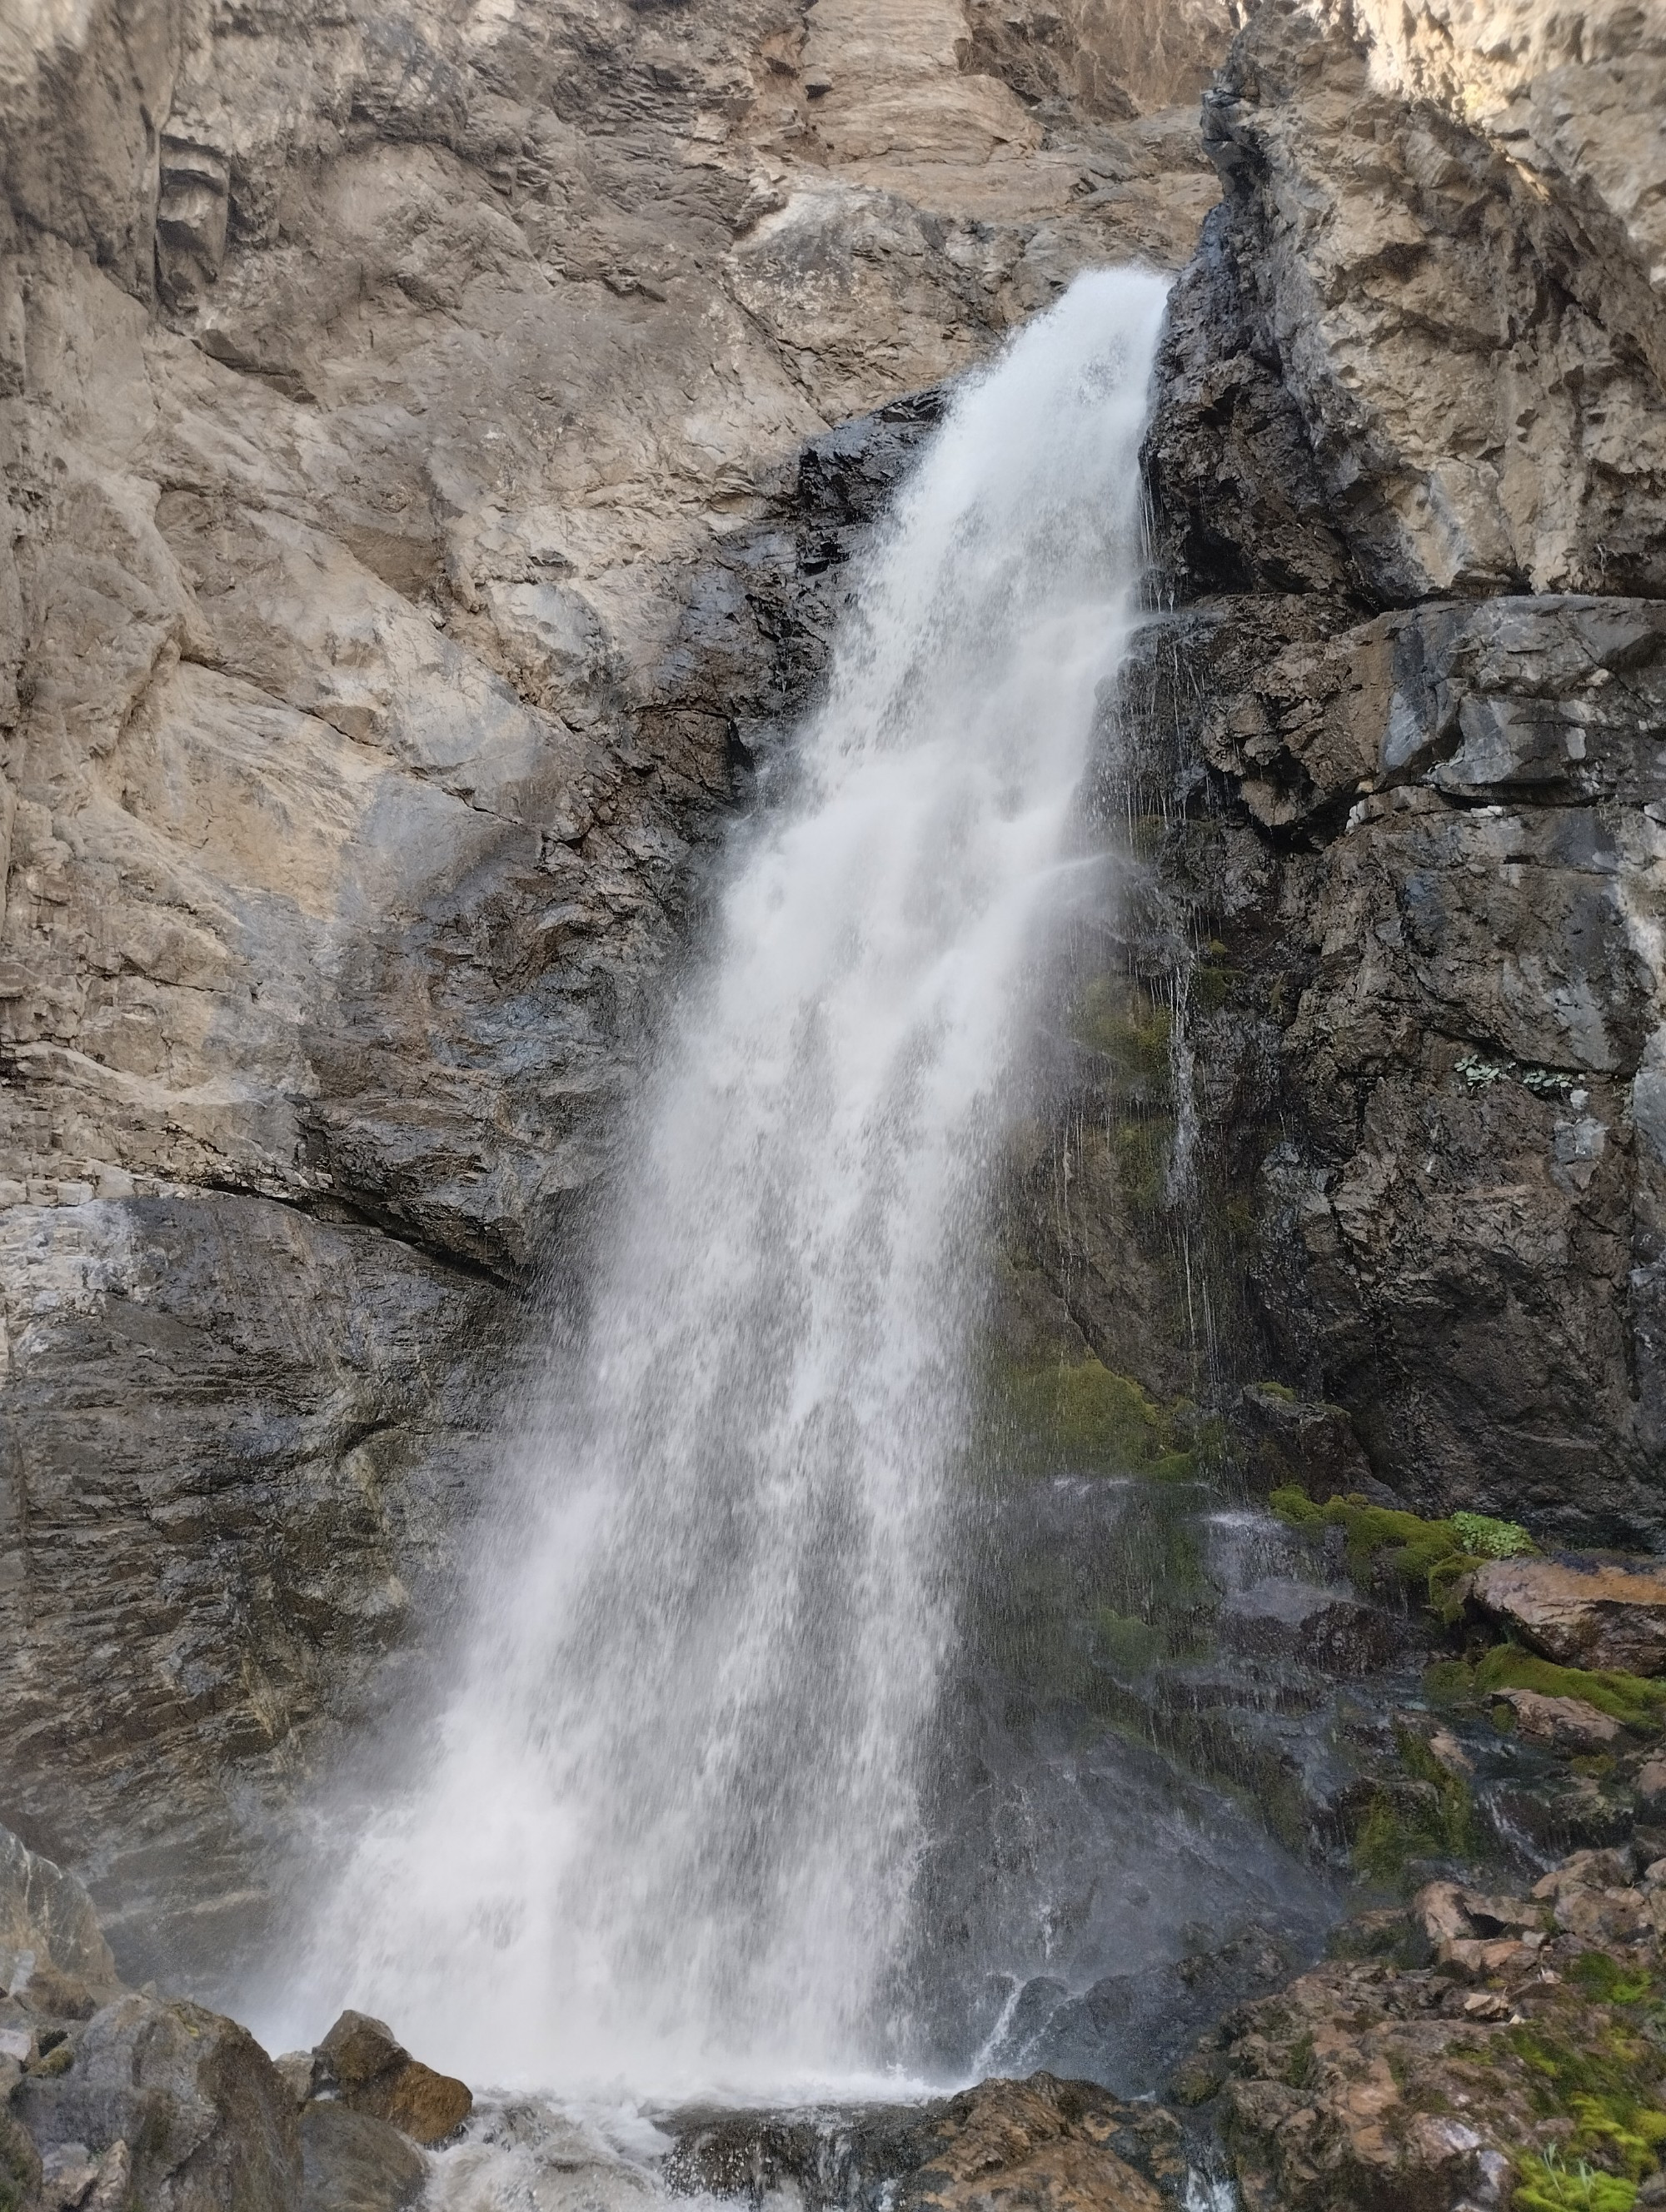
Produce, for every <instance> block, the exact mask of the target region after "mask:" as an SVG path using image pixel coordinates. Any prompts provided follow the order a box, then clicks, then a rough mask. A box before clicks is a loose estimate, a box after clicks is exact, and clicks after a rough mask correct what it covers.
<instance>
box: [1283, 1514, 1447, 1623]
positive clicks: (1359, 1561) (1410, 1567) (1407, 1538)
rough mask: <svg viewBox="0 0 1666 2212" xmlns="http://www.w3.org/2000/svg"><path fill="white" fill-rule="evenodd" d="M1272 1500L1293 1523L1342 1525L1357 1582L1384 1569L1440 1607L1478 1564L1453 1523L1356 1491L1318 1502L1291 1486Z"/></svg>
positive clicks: (1315, 1526) (1349, 1558) (1284, 1516)
mask: <svg viewBox="0 0 1666 2212" xmlns="http://www.w3.org/2000/svg"><path fill="white" fill-rule="evenodd" d="M1268 1504H1270V1505H1271V1507H1272V1508H1273V1510H1274V1512H1275V1513H1276V1514H1278V1515H1279V1516H1280V1518H1281V1519H1283V1520H1286V1521H1287V1522H1290V1523H1291V1524H1292V1527H1295V1528H1341V1529H1342V1530H1343V1531H1344V1532H1345V1533H1346V1535H1347V1563H1348V1571H1349V1572H1350V1573H1351V1574H1352V1575H1353V1576H1354V1577H1355V1578H1356V1579H1357V1580H1358V1581H1360V1582H1365V1581H1368V1580H1370V1579H1371V1577H1372V1576H1373V1575H1374V1574H1375V1573H1376V1572H1377V1571H1378V1570H1379V1569H1380V1570H1381V1571H1383V1573H1384V1574H1387V1575H1390V1576H1392V1577H1394V1578H1395V1580H1396V1581H1398V1582H1401V1583H1405V1584H1406V1585H1407V1587H1408V1589H1423V1590H1426V1591H1427V1592H1428V1594H1429V1595H1430V1598H1431V1600H1432V1602H1433V1603H1434V1604H1435V1605H1436V1606H1438V1607H1441V1606H1444V1604H1445V1603H1446V1602H1447V1600H1448V1596H1449V1594H1450V1587H1451V1584H1452V1583H1454V1582H1455V1581H1456V1580H1457V1579H1458V1578H1459V1577H1461V1576H1462V1575H1463V1574H1466V1573H1467V1572H1468V1571H1469V1569H1470V1568H1472V1567H1474V1566H1475V1565H1477V1564H1478V1562H1477V1560H1476V1559H1475V1557H1474V1554H1473V1553H1470V1552H1468V1551H1467V1550H1466V1549H1465V1547H1464V1545H1463V1542H1462V1538H1461V1537H1460V1536H1459V1534H1458V1531H1457V1528H1456V1523H1455V1522H1451V1521H1425V1520H1424V1519H1422V1518H1421V1516H1420V1515H1418V1514H1415V1513H1398V1512H1395V1510H1393V1509H1392V1508H1391V1507H1389V1506H1386V1505H1373V1504H1371V1502H1370V1500H1369V1499H1367V1498H1362V1497H1360V1496H1359V1493H1358V1492H1354V1493H1353V1495H1351V1496H1349V1497H1347V1498H1329V1499H1327V1500H1326V1502H1325V1504H1322V1505H1316V1504H1314V1502H1313V1500H1312V1499H1311V1498H1309V1497H1307V1496H1306V1495H1305V1493H1304V1492H1302V1491H1299V1490H1298V1489H1296V1488H1294V1487H1293V1486H1292V1487H1288V1488H1286V1489H1282V1490H1275V1491H1274V1492H1273V1494H1272V1496H1271V1498H1269V1499H1268Z"/></svg>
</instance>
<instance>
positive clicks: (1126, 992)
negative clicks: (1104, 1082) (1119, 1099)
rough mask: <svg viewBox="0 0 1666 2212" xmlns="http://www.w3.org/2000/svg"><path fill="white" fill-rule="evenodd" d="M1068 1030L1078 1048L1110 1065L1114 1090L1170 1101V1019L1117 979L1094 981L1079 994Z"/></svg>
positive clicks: (1165, 1011)
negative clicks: (1107, 1061) (1084, 1048)
mask: <svg viewBox="0 0 1666 2212" xmlns="http://www.w3.org/2000/svg"><path fill="white" fill-rule="evenodd" d="M1071 1029H1072V1031H1073V1034H1074V1036H1075V1037H1076V1039H1077V1042H1079V1043H1080V1044H1085V1046H1086V1047H1087V1048H1088V1049H1089V1051H1090V1052H1097V1054H1099V1055H1100V1056H1101V1058H1102V1059H1104V1060H1109V1061H1110V1076H1111V1079H1112V1080H1113V1081H1114V1082H1115V1084H1116V1087H1117V1089H1118V1090H1119V1091H1122V1093H1123V1094H1124V1095H1125V1096H1127V1097H1129V1098H1130V1099H1132V1100H1134V1101H1136V1102H1140V1103H1156V1102H1157V1101H1158V1100H1161V1099H1164V1098H1165V1097H1167V1095H1168V1091H1169V1086H1170V1080H1171V1066H1170V1047H1171V1044H1172V1042H1173V1037H1174V1015H1173V1013H1172V1012H1170V1009H1169V1008H1168V1007H1167V1006H1158V1004H1157V1003H1156V1001H1155V1000H1153V999H1152V997H1151V996H1150V994H1148V993H1146V992H1145V991H1142V990H1141V989H1140V987H1138V986H1137V985H1134V984H1130V983H1129V982H1128V981H1126V979H1125V978H1123V977H1122V976H1120V975H1099V976H1096V977H1095V978H1094V980H1093V981H1092V982H1091V983H1090V984H1089V985H1088V986H1087V988H1086V989H1085V991H1084V992H1083V994H1082V996H1081V1000H1080V1001H1079V1005H1078V1006H1077V1009H1076V1017H1075V1019H1074V1020H1073V1022H1072V1024H1071Z"/></svg>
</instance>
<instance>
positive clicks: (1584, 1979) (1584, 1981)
mask: <svg viewBox="0 0 1666 2212" xmlns="http://www.w3.org/2000/svg"><path fill="white" fill-rule="evenodd" d="M1571 1972H1572V1978H1573V1980H1574V1982H1575V1983H1576V1984H1578V1987H1579V1988H1580V1989H1582V1990H1584V1992H1585V1995H1586V1996H1590V1997H1596V1999H1597V2000H1598V2001H1599V2002H1601V2003H1602V2004H1623V2005H1629V2004H1642V2003H1644V2002H1645V2001H1646V2000H1647V1999H1648V1998H1649V1997H1650V1996H1651V1995H1652V1994H1653V1991H1654V1978H1653V1977H1652V1976H1651V1975H1650V1974H1648V1973H1646V1972H1644V1971H1643V1969H1642V1968H1641V1967H1639V1966H1633V1967H1631V1968H1629V1969H1628V1968H1626V1967H1625V1966H1621V1965H1620V1961H1619V1960H1618V1959H1616V1958H1614V1956H1613V1955H1612V1954H1611V1953H1609V1952H1607V1951H1585V1952H1583V1953H1581V1954H1580V1956H1579V1957H1578V1959H1576V1960H1574V1962H1573V1966H1572V1969H1571Z"/></svg>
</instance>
